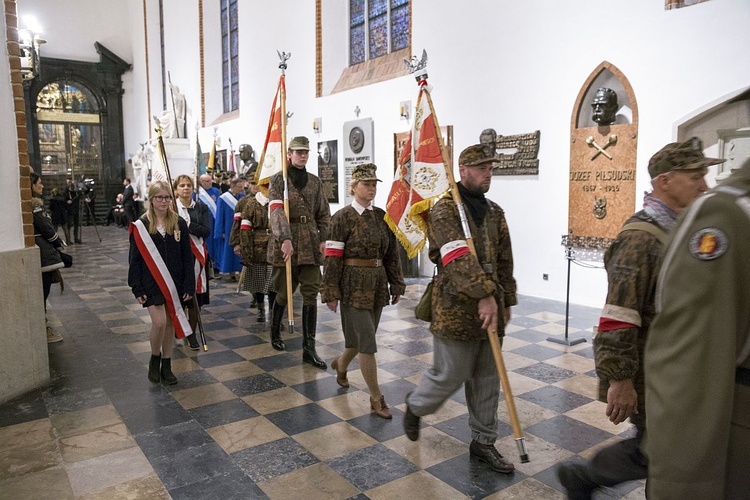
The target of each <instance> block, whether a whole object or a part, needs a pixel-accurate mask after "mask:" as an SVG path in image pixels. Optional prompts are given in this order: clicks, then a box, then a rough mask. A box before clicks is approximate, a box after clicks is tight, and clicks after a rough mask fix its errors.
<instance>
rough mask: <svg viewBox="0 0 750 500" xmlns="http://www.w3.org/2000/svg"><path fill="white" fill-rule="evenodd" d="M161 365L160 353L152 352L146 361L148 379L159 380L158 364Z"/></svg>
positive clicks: (155, 381) (154, 381)
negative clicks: (149, 358)
mask: <svg viewBox="0 0 750 500" xmlns="http://www.w3.org/2000/svg"><path fill="white" fill-rule="evenodd" d="M160 365H161V354H158V355H157V354H152V355H151V360H150V361H149V362H148V379H149V380H150V381H151V382H153V383H155V384H156V383H157V382H159V366H160Z"/></svg>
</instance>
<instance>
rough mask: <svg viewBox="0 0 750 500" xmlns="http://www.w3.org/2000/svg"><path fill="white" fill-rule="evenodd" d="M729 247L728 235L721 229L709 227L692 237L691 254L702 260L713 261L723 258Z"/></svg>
mask: <svg viewBox="0 0 750 500" xmlns="http://www.w3.org/2000/svg"><path fill="white" fill-rule="evenodd" d="M728 247H729V240H728V239H727V235H726V234H725V233H724V231H722V230H721V229H718V228H715V227H707V228H704V229H700V230H698V231H696V232H695V233H693V235H692V236H691V237H690V253H691V254H693V257H696V258H698V259H700V260H713V259H717V258H719V257H721V256H722V255H724V254H725V253H726V251H727V248H728Z"/></svg>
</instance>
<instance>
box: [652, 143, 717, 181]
mask: <svg viewBox="0 0 750 500" xmlns="http://www.w3.org/2000/svg"><path fill="white" fill-rule="evenodd" d="M725 161H726V160H723V159H721V158H706V157H705V156H703V144H702V143H701V140H700V139H698V138H697V137H692V138H690V139H688V140H687V141H685V142H672V143H669V144H667V145H666V146H664V147H663V148H661V149H660V150H659V151H657V152H656V154H655V155H654V156H652V157H651V159H650V160H649V161H648V173H649V175H650V176H651V178H652V179H653V178H654V177H657V176H659V175H661V174H666V173H668V172H673V171H675V170H697V169H700V168H704V167H708V166H709V165H717V164H719V163H724V162H725Z"/></svg>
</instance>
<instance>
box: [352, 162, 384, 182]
mask: <svg viewBox="0 0 750 500" xmlns="http://www.w3.org/2000/svg"><path fill="white" fill-rule="evenodd" d="M377 169H378V167H376V166H375V164H374V163H365V164H363V165H357V166H356V167H354V169H353V170H352V181H378V182H382V181H381V180H380V179H378V176H377V175H375V171H376V170H377Z"/></svg>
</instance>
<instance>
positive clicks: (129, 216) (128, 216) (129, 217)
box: [123, 203, 135, 226]
mask: <svg viewBox="0 0 750 500" xmlns="http://www.w3.org/2000/svg"><path fill="white" fill-rule="evenodd" d="M123 206H124V207H125V225H126V226H129V225H130V223H131V222H133V221H134V220H135V205H134V204H133V203H125V204H124V205H123Z"/></svg>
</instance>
